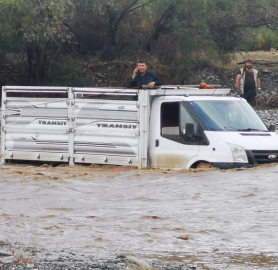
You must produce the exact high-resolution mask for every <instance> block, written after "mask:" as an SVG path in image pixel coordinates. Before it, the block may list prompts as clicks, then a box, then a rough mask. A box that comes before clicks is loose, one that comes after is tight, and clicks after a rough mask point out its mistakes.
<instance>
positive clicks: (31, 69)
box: [26, 44, 47, 85]
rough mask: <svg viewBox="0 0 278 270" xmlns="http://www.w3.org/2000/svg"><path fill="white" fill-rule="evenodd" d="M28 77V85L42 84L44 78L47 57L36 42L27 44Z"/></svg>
mask: <svg viewBox="0 0 278 270" xmlns="http://www.w3.org/2000/svg"><path fill="white" fill-rule="evenodd" d="M26 53H27V62H28V78H29V84H30V85H42V83H43V81H44V79H45V72H46V66H47V63H46V62H47V57H46V54H45V53H44V52H43V50H42V48H40V47H39V46H38V45H36V44H31V45H29V46H27V49H26Z"/></svg>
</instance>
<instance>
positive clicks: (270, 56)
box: [224, 51, 278, 68]
mask: <svg viewBox="0 0 278 270" xmlns="http://www.w3.org/2000/svg"><path fill="white" fill-rule="evenodd" d="M248 58H252V59H253V60H254V61H255V64H256V61H258V60H266V61H269V62H277V61H278V52H276V51H255V52H237V53H233V54H231V61H230V63H228V64H227V65H225V66H224V67H225V68H234V67H235V66H237V65H238V63H241V62H244V61H245V60H246V59H248Z"/></svg>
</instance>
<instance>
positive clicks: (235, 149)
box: [228, 143, 248, 162]
mask: <svg viewBox="0 0 278 270" xmlns="http://www.w3.org/2000/svg"><path fill="white" fill-rule="evenodd" d="M228 145H229V146H230V147H231V150H232V153H233V158H234V162H248V158H247V155H246V151H245V149H244V148H243V147H241V146H239V145H236V144H232V143H228Z"/></svg>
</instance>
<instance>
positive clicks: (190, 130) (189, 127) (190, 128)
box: [185, 123, 195, 138]
mask: <svg viewBox="0 0 278 270" xmlns="http://www.w3.org/2000/svg"><path fill="white" fill-rule="evenodd" d="M194 130H195V126H194V124H192V123H186V124H185V136H186V137H188V138H192V137H193V134H194Z"/></svg>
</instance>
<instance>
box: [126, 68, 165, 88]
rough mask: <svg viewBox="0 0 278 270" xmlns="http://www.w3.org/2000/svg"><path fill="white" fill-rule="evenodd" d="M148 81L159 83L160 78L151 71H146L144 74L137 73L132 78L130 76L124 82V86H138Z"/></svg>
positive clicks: (156, 84)
mask: <svg viewBox="0 0 278 270" xmlns="http://www.w3.org/2000/svg"><path fill="white" fill-rule="evenodd" d="M150 82H155V86H158V85H161V84H162V82H161V80H160V79H159V78H158V77H157V76H156V75H154V74H153V73H151V72H149V71H146V72H145V74H144V76H141V75H139V74H138V75H137V76H136V77H135V79H134V80H132V77H130V78H129V80H128V81H127V83H126V88H132V87H139V86H142V85H144V84H148V83H150Z"/></svg>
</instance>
